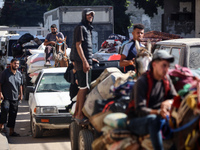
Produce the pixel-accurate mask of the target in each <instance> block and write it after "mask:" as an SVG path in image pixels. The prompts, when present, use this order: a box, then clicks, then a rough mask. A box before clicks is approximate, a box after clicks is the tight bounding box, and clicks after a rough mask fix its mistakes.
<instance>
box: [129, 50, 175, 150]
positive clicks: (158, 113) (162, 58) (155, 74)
mask: <svg viewBox="0 0 200 150" xmlns="http://www.w3.org/2000/svg"><path fill="white" fill-rule="evenodd" d="M173 61H174V57H173V56H172V55H170V54H169V53H168V52H166V51H164V50H159V51H156V52H155V53H154V54H153V59H152V62H151V65H150V66H151V67H150V70H148V71H147V72H146V73H144V74H143V75H142V76H141V77H140V78H139V79H138V80H137V82H136V84H135V85H134V87H133V93H132V94H133V95H132V98H131V99H133V100H134V104H135V106H134V107H135V111H134V117H133V118H132V119H130V122H129V124H128V127H129V129H130V130H131V131H132V132H133V133H135V134H137V135H140V136H144V135H147V134H150V139H151V142H152V145H153V147H154V149H155V150H162V149H163V146H162V136H161V131H160V125H161V122H160V120H161V118H166V116H167V115H169V110H170V108H171V104H172V102H173V97H174V96H176V95H177V93H176V90H175V88H174V86H173V84H172V81H171V80H170V78H169V76H168V75H167V72H168V69H169V66H170V63H172V62H173ZM132 102H133V101H132ZM130 103H131V102H130ZM129 105H130V104H129Z"/></svg>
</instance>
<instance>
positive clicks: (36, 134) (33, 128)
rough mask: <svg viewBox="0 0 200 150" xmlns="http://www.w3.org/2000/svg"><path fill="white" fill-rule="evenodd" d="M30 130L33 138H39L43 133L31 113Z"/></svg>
mask: <svg viewBox="0 0 200 150" xmlns="http://www.w3.org/2000/svg"><path fill="white" fill-rule="evenodd" d="M31 132H32V136H33V137H34V138H40V137H42V134H43V130H42V129H40V127H39V126H38V125H36V124H35V123H34V121H33V117H32V115H31Z"/></svg>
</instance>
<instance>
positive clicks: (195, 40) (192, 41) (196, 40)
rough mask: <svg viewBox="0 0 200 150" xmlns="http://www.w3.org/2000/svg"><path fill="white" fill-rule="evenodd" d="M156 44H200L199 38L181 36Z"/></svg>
mask: <svg viewBox="0 0 200 150" xmlns="http://www.w3.org/2000/svg"><path fill="white" fill-rule="evenodd" d="M156 45H170V46H171V45H188V46H190V45H200V38H183V39H173V40H165V41H160V42H157V43H156Z"/></svg>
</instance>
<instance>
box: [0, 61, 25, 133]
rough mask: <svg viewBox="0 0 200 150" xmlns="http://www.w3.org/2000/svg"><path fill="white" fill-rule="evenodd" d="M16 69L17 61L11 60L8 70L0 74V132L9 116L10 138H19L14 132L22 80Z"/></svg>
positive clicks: (21, 94) (21, 93)
mask: <svg viewBox="0 0 200 150" xmlns="http://www.w3.org/2000/svg"><path fill="white" fill-rule="evenodd" d="M18 68H19V60H18V59H15V58H14V59H12V60H11V63H10V68H7V69H5V70H4V71H3V72H2V75H1V79H0V97H1V100H2V104H1V119H0V130H1V131H3V129H2V127H3V124H5V123H6V122H7V115H8V114H9V117H8V123H7V127H9V128H10V133H9V135H10V136H19V134H18V133H16V132H14V127H15V121H16V116H17V111H18V102H19V100H20V101H21V100H22V98H23V92H22V84H23V80H22V74H21V73H20V72H19V71H18V70H17V69H18Z"/></svg>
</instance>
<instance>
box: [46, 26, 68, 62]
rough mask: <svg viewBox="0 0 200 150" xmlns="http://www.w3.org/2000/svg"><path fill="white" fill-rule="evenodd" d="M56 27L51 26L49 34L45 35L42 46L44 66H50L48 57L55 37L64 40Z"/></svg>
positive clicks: (54, 42)
mask: <svg viewBox="0 0 200 150" xmlns="http://www.w3.org/2000/svg"><path fill="white" fill-rule="evenodd" d="M57 30H58V29H57V26H56V25H55V24H52V25H51V33H49V34H47V36H46V38H45V41H44V45H45V46H46V48H45V53H46V63H45V64H44V65H45V66H51V64H50V55H51V53H53V46H55V44H56V37H58V38H62V39H64V35H63V34H62V33H61V32H58V31H57Z"/></svg>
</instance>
